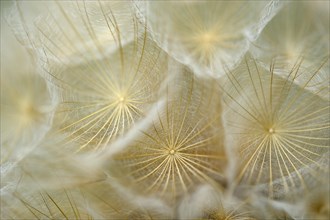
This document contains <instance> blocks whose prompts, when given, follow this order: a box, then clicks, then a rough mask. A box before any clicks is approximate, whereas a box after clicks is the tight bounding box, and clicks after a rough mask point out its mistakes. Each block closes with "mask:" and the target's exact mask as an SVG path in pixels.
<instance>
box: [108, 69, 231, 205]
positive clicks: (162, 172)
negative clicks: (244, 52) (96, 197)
mask: <svg viewBox="0 0 330 220" xmlns="http://www.w3.org/2000/svg"><path fill="white" fill-rule="evenodd" d="M176 80H177V81H179V82H180V83H179V88H180V89H179V91H178V92H179V93H178V94H177V93H176V95H175V96H173V97H172V95H174V94H172V93H168V94H167V97H168V98H167V104H166V107H165V109H161V110H159V112H158V114H157V117H156V118H155V119H153V121H152V123H151V125H150V128H148V129H145V130H143V131H141V135H140V137H139V138H138V139H137V140H136V141H134V142H133V143H132V144H130V145H129V146H128V147H127V150H125V151H124V152H122V153H119V154H118V155H116V156H115V161H116V164H115V165H113V167H116V166H120V167H126V171H124V172H126V173H128V174H129V175H127V176H129V178H130V181H127V180H125V178H127V176H126V177H123V176H122V175H120V176H118V180H119V181H121V180H123V179H124V182H133V185H132V186H130V187H132V188H133V190H137V191H138V192H139V193H142V194H145V195H148V194H152V195H161V196H162V197H164V199H165V200H166V201H167V202H170V203H173V202H175V200H176V198H177V197H178V196H181V195H182V194H183V193H187V192H188V191H189V190H191V188H192V187H194V186H195V185H197V184H198V183H201V182H210V183H211V182H213V180H212V177H214V178H218V179H221V178H222V177H223V174H222V171H223V168H224V167H223V165H222V163H223V162H224V161H225V160H226V157H225V155H224V151H223V148H222V143H221V141H222V139H221V137H222V136H221V132H222V130H221V126H219V127H216V128H215V127H214V126H215V125H216V124H217V123H218V122H219V121H221V120H220V118H219V114H220V112H221V108H219V107H220V106H219V100H217V99H215V96H213V95H214V93H215V91H216V90H215V88H216V87H215V84H213V85H212V84H211V85H207V84H203V83H198V82H194V77H193V76H192V75H191V73H190V72H184V73H181V75H179V78H178V79H177V78H176ZM183 85H185V86H186V87H185V86H183ZM208 87H210V88H208ZM168 91H171V90H168ZM205 96H208V97H209V100H207V101H206V100H203V99H201V98H202V97H205ZM205 108H211V109H212V112H214V115H212V117H211V116H209V115H205V114H204V112H203V109H205ZM217 125H218V124H217ZM217 132H218V133H217ZM117 163H118V164H117Z"/></svg>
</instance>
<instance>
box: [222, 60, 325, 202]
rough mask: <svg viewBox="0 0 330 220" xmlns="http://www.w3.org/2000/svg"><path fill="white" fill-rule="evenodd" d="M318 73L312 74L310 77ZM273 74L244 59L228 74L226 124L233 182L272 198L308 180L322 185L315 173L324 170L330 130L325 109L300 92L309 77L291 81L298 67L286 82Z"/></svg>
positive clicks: (314, 96)
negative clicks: (235, 171) (233, 153)
mask: <svg viewBox="0 0 330 220" xmlns="http://www.w3.org/2000/svg"><path fill="white" fill-rule="evenodd" d="M275 65H276V63H275ZM244 69H245V70H244ZM319 69H320V68H317V69H316V70H314V69H311V70H310V71H315V72H314V73H313V74H312V77H316V76H317V75H318V74H319ZM272 70H273V69H272V68H271V70H270V72H269V71H268V70H265V69H263V68H262V67H261V66H259V64H258V63H257V62H256V61H254V60H253V59H252V60H251V59H246V60H245V61H244V62H243V63H242V65H241V67H239V68H238V69H237V71H234V72H231V73H228V77H227V78H226V79H227V83H228V84H227V85H226V86H224V93H226V94H225V102H226V103H227V106H228V111H226V113H225V116H224V121H225V122H226V125H227V126H228V130H227V131H228V133H227V134H228V135H229V136H231V137H233V140H232V141H231V144H230V145H228V146H233V145H234V146H235V147H233V148H230V149H228V150H229V151H233V150H234V149H236V150H237V151H236V156H237V157H238V160H237V161H236V163H237V164H236V165H237V166H238V167H239V168H238V167H237V168H238V175H237V176H236V180H237V181H238V182H240V183H242V184H243V185H250V186H251V185H252V186H259V187H260V188H263V190H264V191H267V194H268V195H269V196H270V197H274V196H275V197H276V196H281V195H283V193H284V192H289V191H290V190H291V189H293V188H294V189H305V190H307V189H308V188H310V187H311V186H310V183H308V182H310V181H309V178H313V179H314V180H315V181H316V182H318V181H319V182H321V183H323V182H324V181H325V180H324V179H323V178H322V175H319V174H318V173H319V169H320V170H322V172H325V171H326V169H325V167H324V166H323V165H322V163H321V162H320V160H321V158H322V157H323V155H324V154H326V153H327V152H328V151H329V135H328V134H329V128H330V127H329V105H328V104H327V102H325V101H324V100H323V99H322V98H321V97H319V96H318V95H317V93H318V92H317V91H316V92H315V93H312V92H310V91H308V90H306V89H305V88H304V87H307V86H308V84H309V82H311V81H312V77H311V78H310V79H309V80H307V81H306V82H305V84H304V87H300V86H299V85H297V84H295V80H294V79H295V77H294V76H296V75H299V74H304V72H303V73H300V69H299V67H298V68H294V69H292V70H291V75H293V76H289V77H288V78H287V79H286V80H285V79H282V78H281V77H279V76H277V75H276V74H274V72H273V71H272ZM291 77H292V78H293V80H292V79H291ZM228 85H230V86H228ZM319 91H320V90H319ZM232 144H233V145H232ZM238 164H239V165H238ZM307 173H308V174H307ZM311 176H312V177H311Z"/></svg>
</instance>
